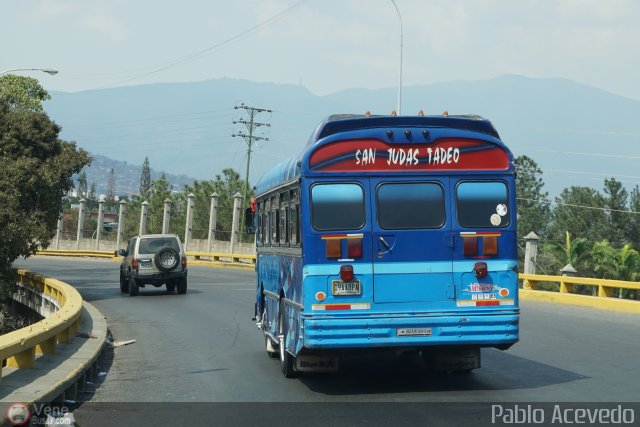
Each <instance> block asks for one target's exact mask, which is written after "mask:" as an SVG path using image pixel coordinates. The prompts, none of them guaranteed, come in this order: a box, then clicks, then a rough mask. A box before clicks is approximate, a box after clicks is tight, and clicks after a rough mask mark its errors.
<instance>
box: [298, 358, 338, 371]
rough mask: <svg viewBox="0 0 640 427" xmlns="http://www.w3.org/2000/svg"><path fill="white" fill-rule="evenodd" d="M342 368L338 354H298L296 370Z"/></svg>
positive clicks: (335, 369)
mask: <svg viewBox="0 0 640 427" xmlns="http://www.w3.org/2000/svg"><path fill="white" fill-rule="evenodd" d="M339 368H340V357H339V356H337V355H311V354H298V355H297V356H296V371H298V372H336V371H337V370H338V369H339Z"/></svg>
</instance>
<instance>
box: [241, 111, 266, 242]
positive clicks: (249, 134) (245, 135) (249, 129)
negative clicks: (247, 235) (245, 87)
mask: <svg viewBox="0 0 640 427" xmlns="http://www.w3.org/2000/svg"><path fill="white" fill-rule="evenodd" d="M233 108H234V109H236V110H245V111H246V112H247V114H248V116H249V117H248V120H245V119H239V120H236V121H234V122H233V124H234V125H236V124H241V125H243V126H244V128H245V130H246V131H245V130H243V131H239V132H237V133H234V134H233V135H231V136H232V137H234V138H235V137H240V138H242V139H244V142H246V143H247V169H246V172H245V175H244V194H243V197H242V211H241V212H242V215H241V219H240V223H241V227H240V233H239V234H240V235H242V232H243V230H244V229H245V226H246V224H245V223H244V221H245V219H244V212H245V210H246V205H247V195H248V194H249V167H250V165H251V152H252V151H253V144H254V142H258V141H269V138H265V137H262V136H255V135H254V132H255V130H256V129H257V128H259V127H260V126H266V127H271V124H270V123H259V122H256V121H255V119H256V116H258V114H260V113H271V110H269V109H266V108H256V107H249V106H248V105H245V104H244V103H240V105H236V106H235V107H233Z"/></svg>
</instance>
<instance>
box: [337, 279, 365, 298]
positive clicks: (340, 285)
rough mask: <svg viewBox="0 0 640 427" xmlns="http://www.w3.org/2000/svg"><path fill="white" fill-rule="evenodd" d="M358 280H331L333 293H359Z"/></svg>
mask: <svg viewBox="0 0 640 427" xmlns="http://www.w3.org/2000/svg"><path fill="white" fill-rule="evenodd" d="M360 292H361V289H360V282H359V281H358V280H356V281H354V282H343V281H340V280H334V281H333V290H332V293H333V295H360Z"/></svg>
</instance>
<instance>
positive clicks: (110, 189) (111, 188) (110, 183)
mask: <svg viewBox="0 0 640 427" xmlns="http://www.w3.org/2000/svg"><path fill="white" fill-rule="evenodd" d="M115 198H116V171H115V170H114V169H113V168H111V170H110V171H109V178H108V180H107V201H109V202H112V201H114V200H115Z"/></svg>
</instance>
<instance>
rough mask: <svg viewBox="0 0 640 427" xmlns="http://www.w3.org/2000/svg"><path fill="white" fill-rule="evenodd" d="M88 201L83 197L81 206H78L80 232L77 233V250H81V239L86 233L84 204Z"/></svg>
mask: <svg viewBox="0 0 640 427" xmlns="http://www.w3.org/2000/svg"><path fill="white" fill-rule="evenodd" d="M86 202H87V201H86V200H85V198H84V197H83V198H82V199H80V206H78V233H77V234H76V250H80V239H82V237H83V235H84V204H85V203H86Z"/></svg>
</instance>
